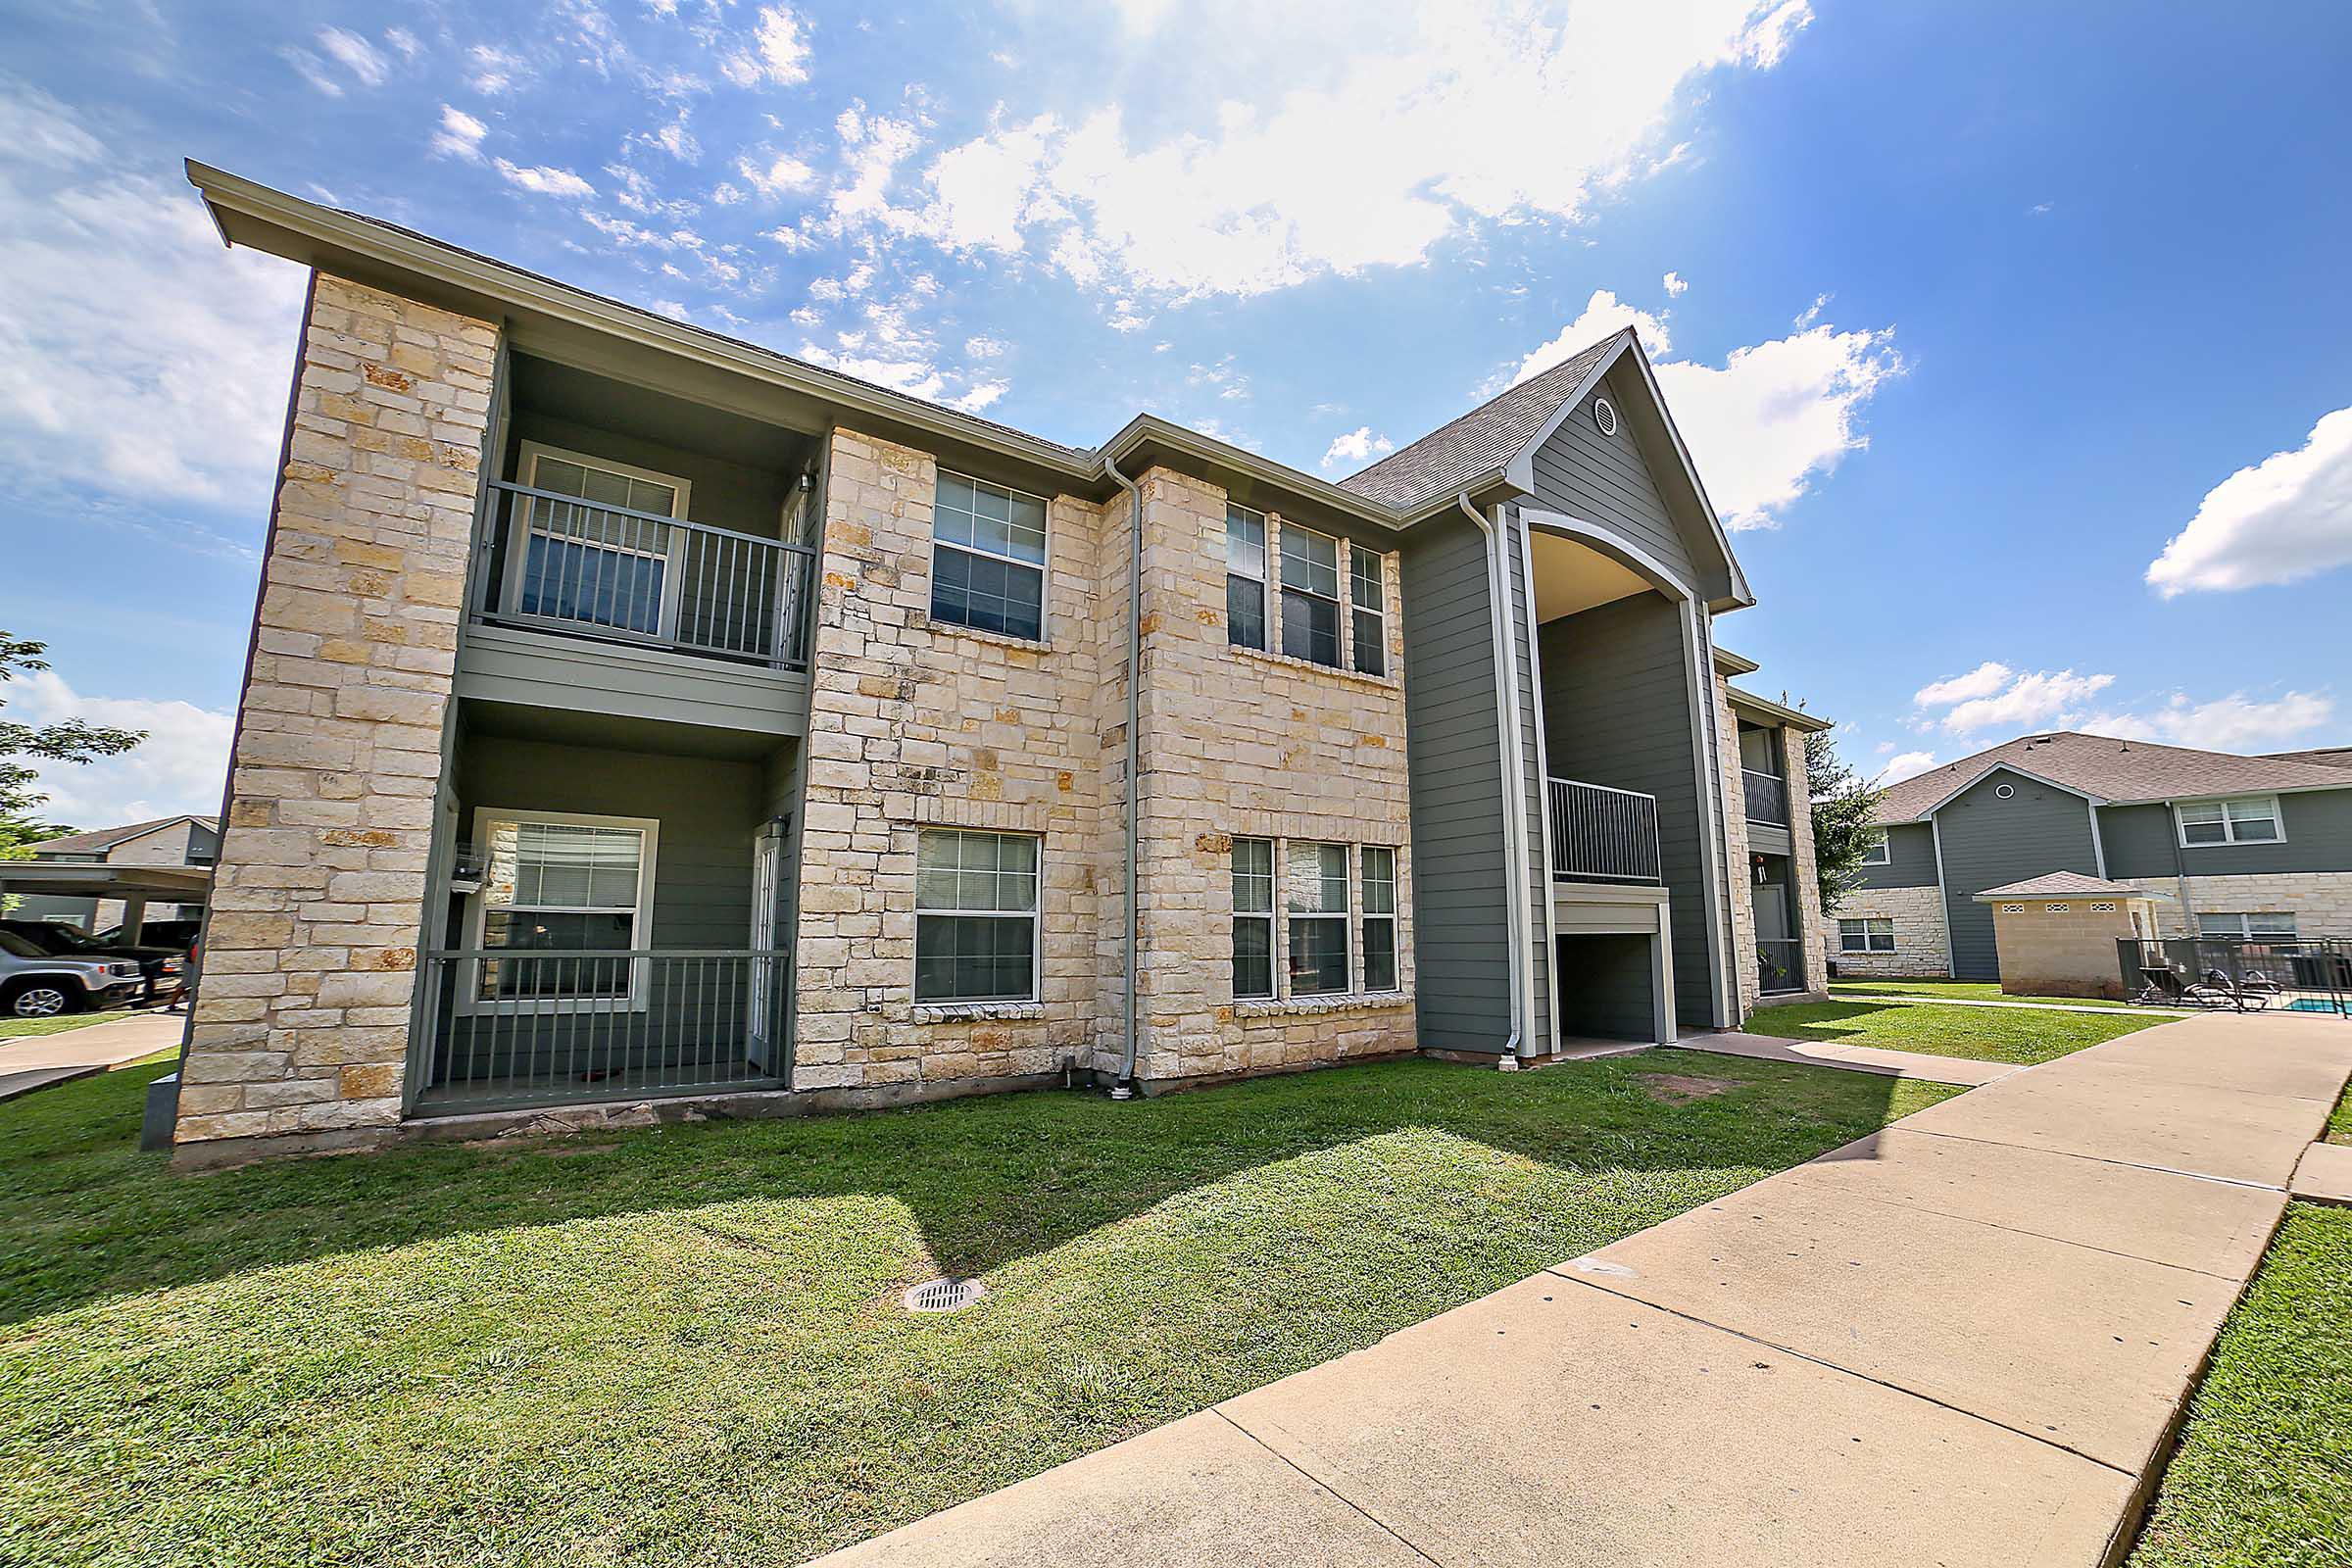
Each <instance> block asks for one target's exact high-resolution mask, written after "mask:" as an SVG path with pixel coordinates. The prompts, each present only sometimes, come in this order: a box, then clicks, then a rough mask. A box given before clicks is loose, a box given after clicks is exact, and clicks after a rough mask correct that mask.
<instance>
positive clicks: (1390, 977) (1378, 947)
mask: <svg viewBox="0 0 2352 1568" xmlns="http://www.w3.org/2000/svg"><path fill="white" fill-rule="evenodd" d="M1364 989H1365V990H1366V991H1394V990H1396V989H1397V922H1396V921H1395V920H1392V919H1390V918H1388V917H1387V916H1386V915H1381V916H1374V915H1366V916H1364Z"/></svg>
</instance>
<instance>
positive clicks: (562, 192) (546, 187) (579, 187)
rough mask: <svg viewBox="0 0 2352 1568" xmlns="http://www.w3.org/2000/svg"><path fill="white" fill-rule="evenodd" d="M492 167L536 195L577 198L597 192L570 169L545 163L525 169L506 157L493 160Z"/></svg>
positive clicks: (511, 182)
mask: <svg viewBox="0 0 2352 1568" xmlns="http://www.w3.org/2000/svg"><path fill="white" fill-rule="evenodd" d="M490 167H492V168H493V169H495V170H497V171H498V172H499V173H500V174H501V175H503V176H504V177H505V179H506V181H507V183H508V184H510V185H515V186H517V187H519V188H521V189H523V190H527V191H529V192H531V193H532V194H533V195H536V196H560V197H564V198H566V199H575V200H576V199H578V198H580V197H585V196H593V195H595V194H596V187H595V186H594V185H591V184H589V183H588V182H587V181H586V180H584V179H582V178H581V177H580V176H579V175H577V174H575V173H573V172H571V171H570V170H568V169H550V168H548V167H547V166H546V165H545V164H542V165H540V166H538V167H537V168H534V169H524V168H522V167H520V166H518V165H515V164H511V163H509V162H507V161H506V160H505V159H504V158H499V159H494V160H492V161H491V166H490Z"/></svg>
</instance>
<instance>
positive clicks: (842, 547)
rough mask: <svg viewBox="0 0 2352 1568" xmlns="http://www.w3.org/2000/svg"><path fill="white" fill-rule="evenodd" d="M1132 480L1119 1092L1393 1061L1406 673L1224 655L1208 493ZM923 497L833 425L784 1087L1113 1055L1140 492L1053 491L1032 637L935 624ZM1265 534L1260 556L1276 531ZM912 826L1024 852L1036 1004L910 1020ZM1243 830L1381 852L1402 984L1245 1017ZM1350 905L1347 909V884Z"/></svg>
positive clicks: (1403, 1024) (1163, 481)
mask: <svg viewBox="0 0 2352 1568" xmlns="http://www.w3.org/2000/svg"><path fill="white" fill-rule="evenodd" d="M1139 482H1140V484H1141V487H1142V489H1143V493H1144V508H1145V592H1144V618H1143V623H1142V637H1143V646H1144V661H1145V684H1144V695H1143V704H1142V712H1143V725H1142V732H1141V733H1142V752H1143V771H1144V779H1145V787H1144V797H1143V798H1144V809H1143V813H1142V820H1141V823H1140V825H1139V838H1140V840H1141V844H1140V851H1139V854H1140V858H1141V860H1142V862H1143V865H1144V867H1145V870H1144V879H1143V886H1144V909H1143V919H1142V925H1143V940H1142V944H1141V952H1140V957H1139V970H1140V977H1141V978H1140V985H1139V992H1140V994H1141V995H1142V997H1143V1006H1144V1013H1145V1026H1144V1027H1145V1039H1144V1042H1143V1044H1142V1047H1141V1049H1140V1051H1139V1059H1138V1075H1139V1076H1140V1077H1142V1078H1144V1079H1146V1080H1148V1081H1167V1080H1172V1079H1179V1078H1195V1077H1205V1076H1214V1075H1219V1074H1224V1073H1230V1072H1248V1071H1257V1070H1264V1069H1269V1068H1274V1067H1282V1066H1293V1065H1299V1064H1303V1063H1305V1062H1309V1061H1316V1060H1330V1059H1337V1058H1338V1057H1340V1056H1343V1055H1350V1056H1351V1055H1357V1054H1389V1053H1393V1052H1398V1051H1410V1050H1411V1049H1413V1018H1412V1007H1411V1001H1410V989H1411V980H1410V976H1411V961H1412V960H1411V952H1412V949H1411V925H1410V902H1409V901H1410V892H1409V887H1410V884H1409V877H1410V854H1409V847H1408V840H1409V835H1408V833H1407V830H1406V827H1405V823H1406V819H1407V817H1406V806H1407V786H1406V781H1405V768H1404V750H1403V737H1404V707H1403V694H1402V685H1401V681H1400V679H1399V678H1397V677H1396V676H1394V675H1393V676H1391V677H1389V678H1385V679H1373V678H1369V677H1362V676H1353V675H1345V674H1340V673H1337V672H1334V671H1331V670H1326V669H1321V668H1318V667H1316V666H1312V665H1307V664H1303V663H1299V662H1296V661H1290V660H1285V659H1282V658H1281V657H1280V656H1278V655H1276V656H1268V655H1255V654H1243V653H1238V652H1236V651H1234V650H1232V649H1229V648H1228V647H1227V646H1226V642H1225V614H1224V609H1225V565H1224V562H1225V496H1224V492H1222V491H1220V490H1218V489H1216V488H1215V487H1213V486H1210V485H1206V484H1202V483H1200V482H1198V481H1195V480H1191V479H1187V478H1183V477H1181V476H1178V475H1176V474H1173V473H1170V472H1168V471H1166V470H1161V469H1154V470H1152V471H1151V472H1149V473H1147V474H1145V475H1143V476H1142V477H1141V479H1140V481H1139ZM937 488H938V466H937V464H936V462H935V461H934V459H933V458H932V457H931V456H930V455H929V454H927V453H924V452H921V451H918V450H916V449H913V448H910V447H906V446H901V445H898V444H896V443H893V442H889V441H885V440H881V439H878V438H875V437H870V436H866V435H862V434H858V433H856V432H852V431H848V430H842V431H837V432H835V434H834V436H833V437H832V450H831V454H830V468H829V475H828V480H827V485H826V491H825V532H824V562H823V569H822V585H821V588H820V603H819V614H818V626H817V633H816V653H815V661H814V668H813V672H812V676H811V695H810V711H809V793H808V799H807V805H806V814H805V819H804V827H803V838H802V868H801V876H802V893H801V902H800V928H799V964H798V988H799V989H798V1043H797V1054H796V1069H795V1074H794V1083H795V1086H796V1087H797V1088H802V1089H829V1088H865V1087H880V1086H889V1085H934V1084H938V1083H940V1082H942V1081H947V1080H967V1081H968V1080H982V1079H991V1078H1015V1077H1022V1076H1028V1075H1033V1074H1039V1073H1050V1072H1052V1071H1054V1070H1055V1069H1056V1068H1057V1067H1058V1066H1059V1065H1060V1063H1061V1062H1062V1061H1063V1060H1065V1059H1074V1060H1076V1061H1077V1062H1078V1064H1080V1065H1092V1066H1095V1067H1097V1068H1099V1069H1106V1070H1107V1069H1110V1068H1114V1067H1115V1066H1116V1065H1117V1059H1118V1049H1119V1044H1120V1035H1121V1026H1122V1022H1123V1016H1124V1007H1125V999H1124V993H1123V987H1124V953H1123V947H1122V943H1123V936H1124V916H1125V906H1124V898H1123V888H1122V884H1121V876H1122V867H1123V861H1124V853H1125V826H1124V819H1123V808H1124V803H1125V796H1124V789H1125V779H1124V773H1125V745H1126V731H1125V724H1126V698H1127V687H1126V681H1127V669H1126V617H1125V609H1126V577H1127V572H1126V568H1127V561H1128V551H1129V548H1130V547H1129V534H1128V525H1129V515H1130V514H1129V506H1130V504H1129V502H1128V499H1127V497H1126V496H1125V495H1124V494H1123V493H1122V494H1120V495H1117V496H1114V497H1112V498H1111V499H1110V500H1109V501H1107V502H1105V503H1103V504H1101V505H1097V504H1095V503H1093V502H1090V501H1086V500H1083V499H1079V498H1075V497H1069V496H1063V497H1058V498H1055V499H1054V501H1053V502H1052V503H1051V505H1050V512H1049V524H1048V526H1049V532H1050V535H1051V537H1050V542H1049V546H1048V562H1049V570H1048V578H1049V580H1048V587H1047V606H1046V612H1047V623H1046V638H1045V643H1044V646H1042V647H1041V646H1039V645H1038V644H1034V643H1030V642H1027V641H1024V640H1021V639H1014V638H1006V637H999V636H992V635H989V634H986V633H975V632H972V631H969V630H967V629H965V628H962V627H950V626H934V625H933V624H932V623H931V621H930V617H929V606H930V551H931V515H932V507H933V504H934V500H935V497H936V494H937ZM1268 527H1269V536H1270V537H1269V541H1268V547H1269V559H1271V558H1272V555H1273V552H1274V550H1275V549H1276V548H1277V544H1278V539H1279V533H1278V530H1279V527H1280V519H1279V518H1278V517H1277V518H1270V519H1269V524H1268ZM1395 571H1396V562H1395V559H1394V558H1393V557H1392V558H1391V559H1390V560H1389V562H1388V566H1387V572H1388V578H1387V583H1386V588H1387V598H1388V607H1389V611H1390V613H1389V616H1388V621H1387V629H1388V633H1389V637H1390V660H1391V663H1390V667H1391V669H1392V670H1393V671H1394V670H1397V668H1398V667H1399V666H1400V664H1401V661H1402V653H1403V637H1402V628H1401V625H1400V622H1399V618H1398V594H1397V582H1396V578H1395ZM1269 640H1272V639H1269ZM926 825H943V826H965V827H974V828H985V829H993V830H999V831H1010V832H1023V833H1033V834H1039V835H1042V836H1043V838H1044V841H1045V843H1044V849H1043V860H1042V864H1043V867H1044V873H1045V875H1044V885H1043V890H1042V892H1043V900H1044V909H1043V921H1044V924H1043V931H1044V936H1043V944H1044V946H1043V952H1042V967H1043V970H1044V984H1043V988H1042V992H1041V999H1042V1000H1041V1001H1039V1002H1036V1003H1020V1004H987V1005H975V1006H959V1007H940V1006H918V1005H915V1004H914V1002H913V998H912V981H913V961H914V863H915V841H916V836H917V834H918V833H919V831H920V829H921V828H922V827H924V826H926ZM1237 833H1238V834H1244V835H1259V836H1285V837H1300V838H1308V837H1311V838H1319V839H1330V840H1337V841H1341V842H1347V843H1350V844H1355V843H1365V842H1371V843H1384V842H1385V843H1389V844H1393V845H1396V846H1397V849H1398V856H1397V859H1398V883H1399V888H1398V893H1399V901H1398V902H1399V906H1400V909H1399V915H1398V947H1399V978H1400V983H1401V990H1400V992H1399V993H1397V994H1396V995H1393V996H1390V997H1385V998H1380V999H1364V998H1360V997H1359V998H1348V999H1338V1000H1319V1001H1314V1002H1301V1003H1298V1004H1289V1005H1284V1004H1246V1005H1243V1006H1241V1007H1238V1008H1237V1007H1236V1006H1235V1005H1234V1003H1233V999H1232V950H1231V940H1232V939H1231V924H1230V921H1231V908H1232V891H1231V890H1232V867H1231V860H1230V854H1231V841H1232V836H1233V835H1235V834H1237ZM1355 901H1356V907H1357V908H1358V909H1359V910H1360V907H1361V893H1360V888H1359V889H1357V890H1356V893H1355ZM1281 929H1282V922H1280V921H1279V920H1278V921H1277V931H1278V933H1279V932H1280V931H1281ZM1279 961H1280V954H1279V950H1278V954H1277V963H1278V967H1279ZM1356 961H1357V963H1358V964H1359V966H1360V963H1361V955H1360V953H1359V954H1358V955H1357V958H1356Z"/></svg>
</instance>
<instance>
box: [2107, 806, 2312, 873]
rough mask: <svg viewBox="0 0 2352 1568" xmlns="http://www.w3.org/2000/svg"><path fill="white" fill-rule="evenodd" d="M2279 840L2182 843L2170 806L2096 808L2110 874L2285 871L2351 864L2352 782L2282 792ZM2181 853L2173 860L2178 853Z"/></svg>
mask: <svg viewBox="0 0 2352 1568" xmlns="http://www.w3.org/2000/svg"><path fill="white" fill-rule="evenodd" d="M2278 818H2279V827H2280V830H2281V831H2282V832H2284V834H2285V835H2286V837H2285V838H2284V840H2283V841H2281V842H2279V843H2277V844H2199V845H2192V846H2187V847H2179V840H2178V832H2179V830H2178V829H2177V828H2176V827H2175V826H2174V824H2173V812H2172V809H2171V808H2170V807H2167V806H2163V805H2156V806H2110V807H2108V808H2106V809H2103V810H2101V811H2100V812H2099V831H2100V832H2101V833H2102V834H2103V835H2104V836H2105V838H2106V841H2107V874H2108V875H2110V876H2118V877H2127V876H2172V875H2175V874H2176V873H2178V872H2179V871H2180V869H2181V868H2183V867H2185V868H2186V869H2187V872H2188V874H2189V875H2190V876H2246V875H2259V874H2262V873H2266V872H2280V871H2352V789H2343V790H2319V791H2314V792H2313V793H2311V794H2308V795H2281V796H2279V797H2278ZM2176 856H2178V858H2177V859H2176V858H2175V857H2176Z"/></svg>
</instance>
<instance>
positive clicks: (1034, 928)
mask: <svg viewBox="0 0 2352 1568" xmlns="http://www.w3.org/2000/svg"><path fill="white" fill-rule="evenodd" d="M949 548H950V549H957V548H960V547H959V546H954V545H951V546H950V547H949ZM926 833H968V834H974V835H977V836H980V837H983V838H996V839H1027V840H1029V841H1030V842H1031V843H1032V844H1035V845H1036V846H1037V886H1036V889H1035V892H1034V895H1033V897H1032V898H1031V900H1030V904H1029V907H1028V908H1027V909H1026V910H1020V909H938V908H933V907H930V906H928V905H926V904H924V903H923V893H922V887H923V881H922V864H923V852H922V837H923V835H924V834H926ZM914 864H915V881H914V888H915V893H914V943H913V953H912V956H910V957H909V959H908V960H907V996H908V997H909V998H910V999H911V1000H912V1001H913V1004H914V1005H916V1006H918V1007H1020V1006H1030V1005H1036V1004H1038V1003H1041V1002H1043V1001H1044V1000H1045V995H1046V988H1045V966H1046V925H1045V907H1046V836H1045V835H1044V834H1043V833H1020V832H1015V831H1012V830H1010V829H1005V828H993V827H958V826H956V825H955V824H953V823H948V822H927V823H924V824H923V825H922V826H920V827H918V828H916V829H915V852H914ZM925 915H932V916H935V917H938V916H948V917H954V918H957V919H960V918H964V917H966V916H969V917H972V918H975V919H1000V920H1026V921H1028V922H1029V994H1028V995H1027V996H1025V997H924V996H921V995H919V994H918V993H917V991H916V986H917V984H918V981H919V976H920V974H921V964H922V957H923V916H925Z"/></svg>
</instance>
